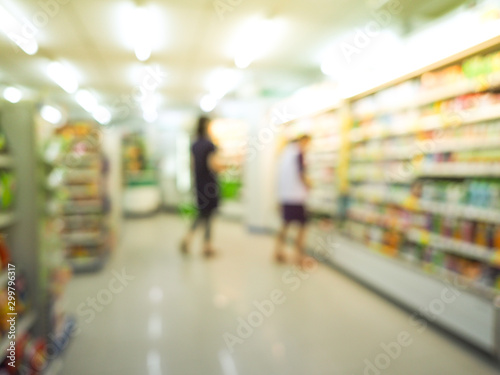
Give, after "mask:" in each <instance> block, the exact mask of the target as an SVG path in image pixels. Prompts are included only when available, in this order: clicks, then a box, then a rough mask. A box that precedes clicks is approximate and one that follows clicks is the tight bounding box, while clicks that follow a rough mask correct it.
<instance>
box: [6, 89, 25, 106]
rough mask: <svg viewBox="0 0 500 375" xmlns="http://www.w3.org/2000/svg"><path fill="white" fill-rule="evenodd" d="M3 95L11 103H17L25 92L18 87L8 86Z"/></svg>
mask: <svg viewBox="0 0 500 375" xmlns="http://www.w3.org/2000/svg"><path fill="white" fill-rule="evenodd" d="M3 97H4V98H5V100H7V101H9V102H11V103H17V102H19V101H20V100H21V99H22V97H23V93H22V92H21V90H19V89H18V88H15V87H7V88H6V89H5V90H3Z"/></svg>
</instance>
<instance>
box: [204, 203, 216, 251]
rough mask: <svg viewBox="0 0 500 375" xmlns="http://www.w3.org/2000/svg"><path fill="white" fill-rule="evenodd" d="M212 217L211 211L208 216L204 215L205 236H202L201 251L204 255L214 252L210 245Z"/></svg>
mask: <svg viewBox="0 0 500 375" xmlns="http://www.w3.org/2000/svg"><path fill="white" fill-rule="evenodd" d="M212 218H213V215H212V213H210V214H209V215H208V216H206V217H205V237H204V245H203V253H204V254H205V256H212V255H214V254H215V251H214V249H213V248H212V245H211V240H212Z"/></svg>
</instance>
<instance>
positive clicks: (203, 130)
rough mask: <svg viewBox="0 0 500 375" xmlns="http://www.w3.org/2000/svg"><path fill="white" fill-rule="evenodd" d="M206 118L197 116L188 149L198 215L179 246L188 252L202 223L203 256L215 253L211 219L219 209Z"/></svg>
mask: <svg viewBox="0 0 500 375" xmlns="http://www.w3.org/2000/svg"><path fill="white" fill-rule="evenodd" d="M209 125H210V119H208V118H207V117H201V118H200V119H199V120H198V130H197V140H196V141H195V142H194V143H193V145H192V147H191V152H192V155H193V158H192V168H193V171H194V180H195V188H196V206H197V209H198V216H197V217H196V219H195V220H194V222H193V224H192V226H191V228H190V230H189V231H188V233H187V234H186V236H185V237H184V239H183V241H182V243H181V250H182V252H184V253H188V252H189V245H190V243H191V240H192V237H193V235H194V232H195V230H196V228H197V227H198V226H199V224H201V223H204V224H205V237H204V245H203V253H204V255H205V256H212V255H214V254H215V251H214V249H213V248H212V245H211V229H212V228H211V227H212V217H213V214H214V212H215V211H216V209H217V207H218V206H219V183H218V181H217V173H218V172H219V171H221V170H222V167H221V165H220V164H219V163H218V161H217V154H216V151H217V149H216V147H215V145H214V144H213V143H212V141H210V138H209V136H208V126H209Z"/></svg>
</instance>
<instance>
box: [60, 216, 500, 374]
mask: <svg viewBox="0 0 500 375" xmlns="http://www.w3.org/2000/svg"><path fill="white" fill-rule="evenodd" d="M185 225H186V224H185V223H184V222H183V221H182V220H181V219H180V218H178V217H176V216H160V217H156V218H151V219H142V220H134V221H129V222H127V224H126V227H125V239H124V242H123V247H122V249H120V250H119V251H118V254H116V256H115V258H114V260H113V261H112V263H111V264H110V265H109V266H108V268H107V269H106V270H104V271H103V272H101V273H100V274H98V275H89V276H78V277H75V279H74V280H73V282H72V284H71V285H70V288H69V291H68V293H67V294H68V296H69V299H70V301H69V305H70V306H69V307H70V311H73V312H75V314H76V315H77V317H78V321H79V325H80V330H81V331H80V332H77V333H76V335H75V337H74V339H73V342H72V344H71V346H70V347H69V348H68V351H67V353H66V355H65V366H64V370H63V372H62V374H63V375H88V374H99V375H101V374H102V375H108V374H110V375H114V374H120V375H128V374H130V375H132V374H133V375H137V374H141V375H144V374H148V375H165V374H168V375H255V374H264V375H285V374H286V375H305V374H310V375H327V374H328V375H335V374H338V375H358V374H359V375H362V374H370V375H379V374H387V375H389V374H394V375H396V374H397V375H400V374H405V375H411V374H419V375H421V374H455V375H459V374H463V375H470V374H481V375H489V374H500V370H498V369H495V365H494V364H493V363H492V362H490V361H489V360H487V359H486V358H485V357H483V356H481V355H478V353H477V352H475V351H472V350H471V349H470V348H469V347H468V346H466V345H463V344H462V343H460V342H457V341H455V340H454V339H453V338H450V337H449V336H447V335H445V334H442V333H441V332H438V331H434V330H433V329H430V328H429V329H426V330H425V331H423V332H420V331H418V330H417V327H414V326H413V325H412V324H411V323H410V318H409V316H410V314H409V313H407V312H405V311H402V310H401V309H399V308H397V307H395V306H393V305H392V304H390V303H388V302H387V301H385V300H383V299H381V298H380V297H378V296H377V295H375V294H374V293H372V292H371V291H368V290H367V289H365V288H363V287H361V286H360V285H358V284H357V283H355V282H354V281H352V280H350V279H348V278H346V277H345V276H343V275H341V274H338V273H336V272H335V271H332V270H331V269H329V268H327V267H323V266H320V267H318V268H317V269H314V270H309V271H308V272H306V273H304V274H302V275H301V277H302V278H303V280H302V279H301V278H299V277H298V276H297V274H294V273H292V272H293V269H292V268H291V267H289V266H276V265H274V264H272V263H271V262H270V261H269V260H270V258H271V256H270V255H271V252H270V249H271V246H272V240H271V238H270V237H268V236H258V235H251V234H248V233H247V232H246V231H245V230H244V228H242V227H241V225H239V224H234V223H227V222H223V221H218V223H217V227H216V237H217V241H216V244H218V248H219V249H220V250H221V256H219V257H218V258H216V259H213V260H209V261H206V260H204V259H203V258H202V257H201V256H200V255H199V253H195V254H192V255H190V256H189V257H187V258H183V257H182V256H181V255H180V254H179V252H178V250H177V244H178V242H179V239H180V237H181V235H182V232H183V231H184V228H185ZM117 275H120V276H119V277H118V276H117ZM280 293H283V294H282V295H280ZM271 298H274V301H275V302H276V304H272V303H271V304H270V303H264V302H263V301H264V300H270V299H271ZM256 302H259V303H261V306H260V307H261V308H267V310H266V315H268V316H265V315H263V314H262V313H260V312H259V309H258V308H257V307H256V305H255V303H256ZM273 310H274V311H273ZM77 311H78V312H77ZM248 320H250V323H251V324H253V325H254V326H255V327H256V328H253V327H252V326H250V325H248V324H247V323H242V321H247V322H248ZM239 325H240V326H241V327H243V326H245V328H241V327H240V329H239V330H238V327H239ZM225 333H226V339H227V340H228V341H229V342H230V344H232V345H233V346H232V349H234V351H233V352H231V350H230V349H229V348H228V346H227V345H226V343H225V340H224V334H225ZM229 335H233V336H229ZM238 335H240V336H238ZM398 338H399V339H400V342H401V343H404V344H408V346H404V347H401V346H399V345H395V344H391V343H392V342H394V341H396V340H398ZM231 340H232V341H231ZM384 344H385V345H388V348H386V349H387V350H388V351H389V352H390V353H391V354H392V356H393V357H394V358H391V357H389V355H386V354H384V353H385V351H384V349H383V348H382V346H383V345H384ZM398 347H399V348H400V349H398ZM387 360H388V361H387ZM377 366H378V367H377ZM382 367H387V369H384V370H382ZM379 369H380V370H379Z"/></svg>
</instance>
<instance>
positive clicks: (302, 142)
mask: <svg viewBox="0 0 500 375" xmlns="http://www.w3.org/2000/svg"><path fill="white" fill-rule="evenodd" d="M310 141H311V137H310V136H309V135H303V136H301V137H299V138H297V139H295V140H294V141H292V142H290V143H289V144H288V145H287V146H286V147H285V149H284V150H283V152H282V154H281V156H280V160H279V163H278V173H277V177H278V181H277V182H278V184H277V188H278V189H277V190H278V191H277V193H278V201H279V203H280V205H281V214H282V219H283V225H282V227H281V230H280V231H279V233H278V237H277V243H276V250H275V254H274V258H275V260H276V261H278V262H284V261H285V255H284V251H283V248H284V245H285V240H286V233H287V230H288V228H289V226H290V224H291V223H292V222H296V223H298V224H299V225H300V227H299V232H298V234H297V239H296V242H295V246H296V248H297V260H296V262H297V264H299V265H302V263H303V261H304V239H305V231H306V223H307V216H306V210H305V203H306V199H307V195H308V190H309V182H308V181H307V179H306V171H305V165H304V153H305V151H306V149H307V147H308V146H309V143H310Z"/></svg>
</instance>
